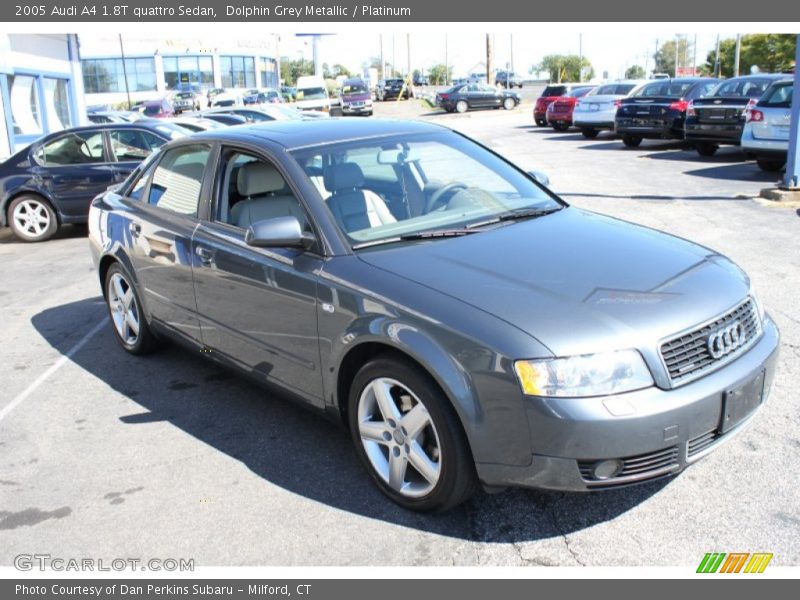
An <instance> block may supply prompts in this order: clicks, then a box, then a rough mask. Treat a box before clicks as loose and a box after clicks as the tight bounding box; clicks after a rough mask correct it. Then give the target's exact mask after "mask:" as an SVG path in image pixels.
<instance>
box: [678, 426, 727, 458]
mask: <svg viewBox="0 0 800 600" xmlns="http://www.w3.org/2000/svg"><path fill="white" fill-rule="evenodd" d="M720 435H721V434H720V433H719V431H718V430H717V429H712V430H711V431H707V432H706V433H704V434H702V435H698V436H697V437H696V438H693V439H691V440H689V443H688V444H687V446H686V457H687V458H694V457H695V456H697V455H698V454H700V453H701V452H702V451H703V450H705V449H706V448H708V447H710V446H713V445H714V442H716V441H717V439H718V438H719V437H720Z"/></svg>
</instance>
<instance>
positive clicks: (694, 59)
mask: <svg viewBox="0 0 800 600" xmlns="http://www.w3.org/2000/svg"><path fill="white" fill-rule="evenodd" d="M692 47H693V48H694V52H693V55H692V75H697V34H696V33H695V34H694V44H692Z"/></svg>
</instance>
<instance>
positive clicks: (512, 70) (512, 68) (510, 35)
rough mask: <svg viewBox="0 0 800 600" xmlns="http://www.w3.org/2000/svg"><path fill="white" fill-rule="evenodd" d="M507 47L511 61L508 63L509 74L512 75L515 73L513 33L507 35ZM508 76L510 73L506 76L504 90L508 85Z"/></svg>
mask: <svg viewBox="0 0 800 600" xmlns="http://www.w3.org/2000/svg"><path fill="white" fill-rule="evenodd" d="M508 45H509V46H510V54H511V61H510V62H511V73H514V72H515V71H514V34H513V33H509V34H508ZM509 75H510V73H509V74H507V75H506V88H507V87H508V85H509V83H508V80H509ZM519 81H520V84H521V83H522V79H520V80H519Z"/></svg>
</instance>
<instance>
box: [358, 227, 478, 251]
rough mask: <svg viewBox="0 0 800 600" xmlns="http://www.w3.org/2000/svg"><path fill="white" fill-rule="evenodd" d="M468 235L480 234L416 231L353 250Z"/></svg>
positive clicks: (458, 230)
mask: <svg viewBox="0 0 800 600" xmlns="http://www.w3.org/2000/svg"><path fill="white" fill-rule="evenodd" d="M470 233H480V232H479V231H477V230H475V229H467V228H464V227H462V228H459V229H432V230H430V231H417V232H415V233H405V234H403V235H400V236H397V237H391V238H385V239H382V240H374V241H372V242H362V243H360V244H356V245H355V246H353V250H358V249H360V248H369V247H370V246H382V245H384V244H396V243H397V242H406V241H410V240H431V239H443V238H451V237H461V236H464V235H469V234H470Z"/></svg>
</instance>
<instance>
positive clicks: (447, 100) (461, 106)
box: [436, 83, 521, 113]
mask: <svg viewBox="0 0 800 600" xmlns="http://www.w3.org/2000/svg"><path fill="white" fill-rule="evenodd" d="M520 101H521V98H520V96H519V94H517V93H515V92H510V91H508V90H504V89H498V88H496V87H492V86H491V85H486V84H485V83H468V84H466V85H459V86H455V87H451V88H450V89H449V90H447V91H444V92H439V93H438V94H436V104H437V105H439V106H441V107H442V108H443V109H445V110H446V111H447V112H453V111H455V112H460V113H463V112H467V111H468V110H470V109H473V108H500V107H501V106H502V107H503V108H505V109H506V110H511V109H512V108H515V107H516V106H517V105H518V104H519V103H520Z"/></svg>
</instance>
